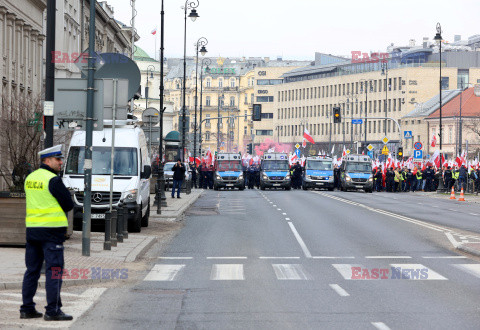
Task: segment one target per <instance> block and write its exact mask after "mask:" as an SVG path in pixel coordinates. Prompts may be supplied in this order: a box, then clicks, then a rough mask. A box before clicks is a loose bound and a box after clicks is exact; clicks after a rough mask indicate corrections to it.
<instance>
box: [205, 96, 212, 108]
mask: <svg viewBox="0 0 480 330" xmlns="http://www.w3.org/2000/svg"><path fill="white" fill-rule="evenodd" d="M210 102H211V101H210V96H207V97H206V98H205V105H206V106H207V107H209V106H210Z"/></svg>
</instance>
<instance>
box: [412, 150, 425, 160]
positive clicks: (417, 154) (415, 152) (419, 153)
mask: <svg viewBox="0 0 480 330" xmlns="http://www.w3.org/2000/svg"><path fill="white" fill-rule="evenodd" d="M413 158H414V159H423V150H413Z"/></svg>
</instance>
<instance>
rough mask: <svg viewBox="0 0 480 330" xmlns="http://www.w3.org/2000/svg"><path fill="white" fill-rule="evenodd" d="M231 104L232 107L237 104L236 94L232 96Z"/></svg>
mask: <svg viewBox="0 0 480 330" xmlns="http://www.w3.org/2000/svg"><path fill="white" fill-rule="evenodd" d="M230 106H231V107H234V106H235V96H230Z"/></svg>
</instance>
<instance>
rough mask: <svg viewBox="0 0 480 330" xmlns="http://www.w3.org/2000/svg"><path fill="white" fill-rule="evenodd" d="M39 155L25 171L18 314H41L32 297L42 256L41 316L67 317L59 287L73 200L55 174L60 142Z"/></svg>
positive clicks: (24, 316) (49, 318) (26, 316)
mask: <svg viewBox="0 0 480 330" xmlns="http://www.w3.org/2000/svg"><path fill="white" fill-rule="evenodd" d="M39 156H40V158H41V161H42V164H41V166H40V168H39V169H38V170H36V171H34V172H32V173H31V174H30V175H28V176H27V178H26V180H25V195H26V201H27V208H26V218H25V224H26V227H27V230H26V232H27V237H26V239H27V243H26V246H25V264H26V266H27V270H26V272H25V275H24V278H23V287H22V298H23V304H22V306H21V307H20V318H21V319H30V318H38V317H42V313H39V312H37V311H36V309H35V303H34V302H33V297H34V296H35V293H36V291H37V287H38V279H39V278H40V270H41V268H42V264H43V261H44V260H45V264H46V268H45V289H46V292H47V306H46V311H45V315H44V319H45V320H46V321H70V320H72V319H73V317H72V316H70V315H67V314H65V313H64V312H63V311H62V310H61V307H62V301H61V299H60V289H61V287H62V273H63V266H64V259H63V242H64V241H65V235H66V232H67V227H68V221H67V216H66V215H65V213H66V212H68V211H70V210H71V209H73V201H72V198H71V195H70V192H69V191H68V189H67V188H66V187H65V185H64V184H63V182H62V179H61V178H60V177H59V176H58V173H59V172H60V170H61V167H62V164H63V160H62V159H63V155H62V146H61V145H56V146H54V147H51V148H48V149H45V150H42V151H40V152H39Z"/></svg>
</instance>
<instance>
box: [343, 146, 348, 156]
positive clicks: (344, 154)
mask: <svg viewBox="0 0 480 330" xmlns="http://www.w3.org/2000/svg"><path fill="white" fill-rule="evenodd" d="M346 156H347V148H345V146H343V152H342V157H346Z"/></svg>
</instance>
